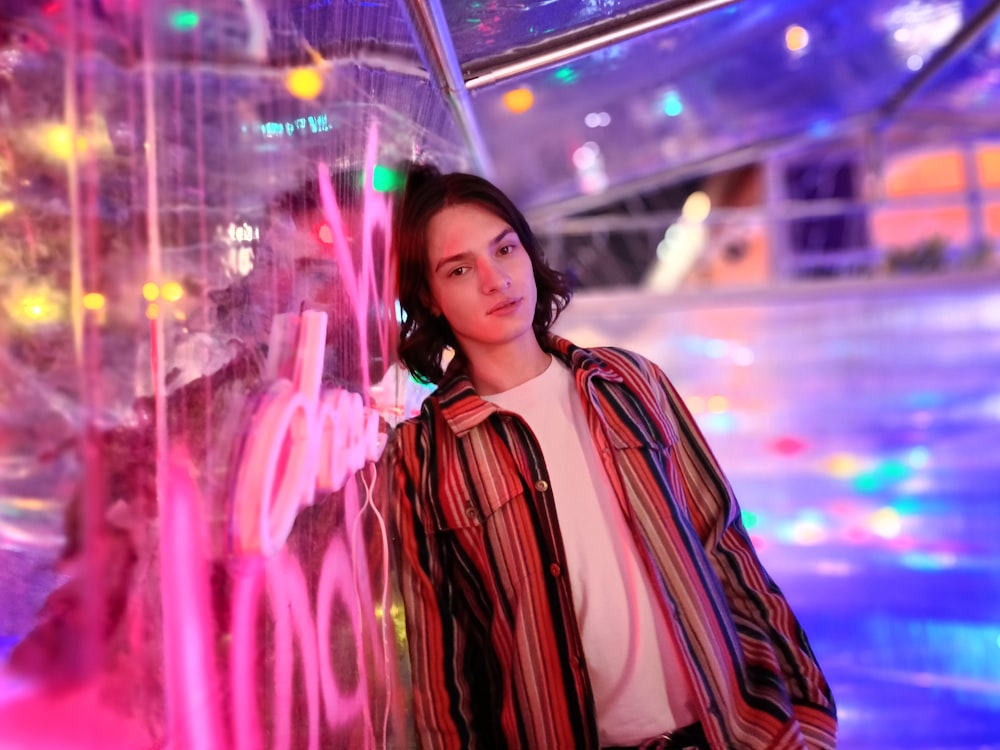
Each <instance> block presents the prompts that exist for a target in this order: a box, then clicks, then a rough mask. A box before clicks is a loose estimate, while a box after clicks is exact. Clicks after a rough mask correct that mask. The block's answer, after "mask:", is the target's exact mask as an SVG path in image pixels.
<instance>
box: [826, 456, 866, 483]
mask: <svg viewBox="0 0 1000 750" xmlns="http://www.w3.org/2000/svg"><path fill="white" fill-rule="evenodd" d="M826 470H827V471H828V472H829V473H830V474H831V475H833V476H835V477H837V478H838V479H849V478H850V477H853V476H856V475H857V473H858V472H859V471H860V470H861V467H860V465H859V463H858V460H857V459H856V458H855V457H854V456H852V455H851V454H849V453H835V454H834V455H832V456H830V458H828V459H827V461H826Z"/></svg>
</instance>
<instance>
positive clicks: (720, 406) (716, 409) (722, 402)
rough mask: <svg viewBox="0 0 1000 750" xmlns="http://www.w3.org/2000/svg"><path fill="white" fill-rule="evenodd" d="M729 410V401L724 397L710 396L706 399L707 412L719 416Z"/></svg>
mask: <svg viewBox="0 0 1000 750" xmlns="http://www.w3.org/2000/svg"><path fill="white" fill-rule="evenodd" d="M728 408H729V399H728V398H726V397H725V396H711V397H709V399H708V410H709V411H710V412H712V413H713V414H720V413H722V412H724V411H726V410H727V409H728Z"/></svg>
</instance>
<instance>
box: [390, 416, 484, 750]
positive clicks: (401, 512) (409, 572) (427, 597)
mask: <svg viewBox="0 0 1000 750" xmlns="http://www.w3.org/2000/svg"><path fill="white" fill-rule="evenodd" d="M420 433H421V429H420V426H419V425H418V424H415V423H412V422H407V423H403V424H402V425H400V427H399V429H398V430H397V431H396V435H395V436H394V439H393V443H392V446H391V450H390V461H391V462H392V465H393V483H392V489H391V498H392V501H391V505H392V513H391V517H392V521H393V537H394V543H395V545H396V560H397V565H398V575H399V585H400V592H401V594H402V598H403V607H404V611H405V614H406V642H407V649H408V652H409V657H410V673H411V682H412V688H413V708H414V723H415V728H416V733H417V741H418V746H419V747H420V748H422V750H452V749H457V748H462V747H467V746H468V744H469V734H468V731H467V727H466V726H465V725H464V722H463V723H461V724H460V723H459V720H460V718H461V717H460V714H459V713H458V712H457V711H456V710H455V707H456V699H455V696H456V694H457V691H458V685H457V680H456V675H455V671H454V664H456V660H455V659H454V658H453V655H454V654H455V653H456V648H457V644H456V643H455V638H454V636H455V632H456V629H455V627H454V623H453V621H452V618H451V617H450V616H449V615H448V613H449V612H451V611H453V609H452V607H451V606H450V605H449V601H450V597H451V587H450V586H449V584H448V583H447V581H448V577H447V576H446V575H444V571H443V568H442V565H441V556H440V550H439V549H438V546H437V545H438V540H437V539H436V537H435V534H434V533H433V531H432V530H430V529H428V528H427V527H426V524H425V517H424V514H423V513H422V509H421V498H420V490H419V486H420V480H419V477H420V466H421V463H422V458H423V456H422V454H423V453H424V452H425V450H426V447H427V446H426V445H425V444H424V442H423V441H422V440H421V438H420Z"/></svg>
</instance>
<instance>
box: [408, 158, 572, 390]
mask: <svg viewBox="0 0 1000 750" xmlns="http://www.w3.org/2000/svg"><path fill="white" fill-rule="evenodd" d="M469 203H474V204H477V205H479V206H481V207H482V208H485V209H486V210H487V211H489V212H490V213H492V214H494V215H495V216H497V217H498V218H500V219H503V220H504V221H506V222H507V223H509V224H510V226H511V228H513V229H514V231H515V232H517V236H518V239H520V241H521V244H522V245H523V246H524V248H525V250H527V252H528V257H529V258H531V268H532V271H533V272H534V277H535V286H536V288H537V289H538V302H537V304H536V305H535V317H534V320H533V321H532V328H533V329H534V331H535V337H536V338H537V339H538V341H539V343H541V344H544V342H545V340H546V338H547V336H548V331H549V329H550V328H551V327H552V324H553V323H555V322H556V318H558V317H559V313H561V312H562V311H563V309H564V308H565V307H566V305H567V304H569V300H570V297H571V296H572V292H571V291H570V288H569V284H568V283H567V280H566V278H565V277H564V276H563V275H562V274H561V273H559V272H558V271H556V270H554V269H552V268H550V267H549V266H548V265H546V263H545V260H544V257H543V255H542V251H541V248H540V247H539V244H538V240H537V239H535V235H534V233H533V232H532V231H531V227H529V226H528V222H527V220H526V219H525V218H524V215H523V214H522V213H521V212H520V211H519V210H518V209H517V206H515V205H514V203H513V201H511V199H510V198H508V197H507V196H506V195H505V194H504V193H503V191H502V190H500V188H498V187H497V186H496V185H494V184H493V183H491V182H489V181H488V180H485V179H483V178H482V177H477V176H476V175H473V174H465V173H463V172H452V173H450V174H442V173H441V172H440V171H439V170H438V169H437V168H436V167H434V166H433V165H430V164H417V165H411V166H409V168H408V174H407V177H406V185H405V187H404V188H403V197H402V200H401V201H400V203H399V205H398V206H397V208H396V217H395V221H394V225H395V226H394V228H393V233H392V258H393V261H394V263H395V266H396V292H397V295H398V297H399V304H400V307H402V309H403V314H404V320H403V324H402V326H401V328H400V331H399V347H398V352H399V359H400V361H401V362H402V363H403V366H405V367H406V369H407V370H409V371H410V373H411V374H412V375H413V376H414V377H415V378H417V379H418V380H420V381H422V382H424V383H435V384H436V383H440V382H441V379H442V378H443V377H444V370H443V369H442V367H441V356H442V355H443V353H444V350H445V349H446V348H448V347H451V348H452V349H454V350H455V351H456V353H458V354H461V350H460V348H459V346H458V341H457V340H456V338H455V334H454V333H453V332H452V330H451V326H450V325H448V321H447V320H445V319H444V316H442V315H435V314H434V313H433V312H431V309H430V302H431V292H430V283H429V277H430V270H429V267H428V262H427V257H428V249H427V227H428V225H429V224H430V221H431V219H432V218H433V217H434V216H435V215H436V214H438V213H439V212H440V211H441V210H443V209H445V208H448V207H449V206H456V205H462V204H469Z"/></svg>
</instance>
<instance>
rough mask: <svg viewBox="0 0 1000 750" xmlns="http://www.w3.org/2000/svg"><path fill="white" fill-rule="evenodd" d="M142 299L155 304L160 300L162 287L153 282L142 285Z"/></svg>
mask: <svg viewBox="0 0 1000 750" xmlns="http://www.w3.org/2000/svg"><path fill="white" fill-rule="evenodd" d="M142 298H143V299H144V300H146V301H147V302H155V301H156V300H158V299H159V298H160V286H159V284H156V283H154V282H152V281H147V282H146V283H145V284H143V285H142Z"/></svg>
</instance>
